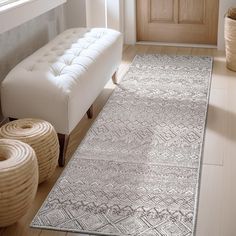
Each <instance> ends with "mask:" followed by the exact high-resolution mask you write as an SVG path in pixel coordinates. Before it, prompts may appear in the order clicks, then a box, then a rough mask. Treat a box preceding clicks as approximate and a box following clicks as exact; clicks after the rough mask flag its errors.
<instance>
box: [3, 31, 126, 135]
mask: <svg viewBox="0 0 236 236" xmlns="http://www.w3.org/2000/svg"><path fill="white" fill-rule="evenodd" d="M122 41H123V40H122V36H121V34H120V33H119V32H117V31H114V30H111V29H103V28H96V29H87V28H77V29H70V30H67V31H65V32H64V33H62V34H61V35H59V36H57V37H56V38H55V39H54V40H53V41H51V42H50V43H48V44H47V45H46V46H44V47H43V48H41V49H39V50H38V51H36V52H35V53H34V54H32V55H31V56H30V57H28V58H26V59H25V60H24V61H22V62H21V63H20V64H18V65H17V66H16V67H15V68H14V69H13V70H12V71H11V72H10V73H9V75H8V76H7V77H6V78H5V80H4V81H3V83H2V89H1V102H2V111H3V114H4V116H6V117H13V118H25V117H32V118H40V119H44V120H47V121H49V122H51V123H52V124H53V125H54V127H55V128H56V130H57V132H58V133H63V134H69V133H70V132H71V131H72V130H73V129H74V127H75V126H76V125H77V123H78V122H79V121H80V120H81V118H82V117H83V115H84V114H85V113H86V111H87V110H88V108H89V107H90V106H91V105H92V103H93V102H94V100H95V99H96V97H97V96H98V95H99V93H100V92H101V90H102V89H103V87H104V86H105V84H106V82H107V81H108V80H109V79H110V78H111V76H112V74H113V73H114V72H115V70H116V69H117V68H118V66H119V64H120V61H121V55H122Z"/></svg>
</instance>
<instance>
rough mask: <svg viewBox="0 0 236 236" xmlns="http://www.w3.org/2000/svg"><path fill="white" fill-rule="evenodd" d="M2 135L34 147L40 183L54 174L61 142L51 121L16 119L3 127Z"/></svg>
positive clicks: (0, 132) (0, 134) (0, 135)
mask: <svg viewBox="0 0 236 236" xmlns="http://www.w3.org/2000/svg"><path fill="white" fill-rule="evenodd" d="M0 137H2V138H5V139H16V140H20V141H22V142H25V143H27V144H29V145H30V146H31V147H32V148H33V149H34V151H35V153H36V156H37V159H38V169H39V184H40V183H42V182H44V181H45V180H47V179H49V178H50V177H51V176H52V175H53V173H54V171H55V169H56V166H57V162H58V158H59V142H58V137H57V133H56V131H55V130H54V128H53V126H52V125H51V124H50V123H48V122H46V121H43V120H38V119H20V120H15V121H12V122H10V123H7V124H5V125H4V126H2V127H1V129H0Z"/></svg>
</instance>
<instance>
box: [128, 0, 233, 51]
mask: <svg viewBox="0 0 236 236" xmlns="http://www.w3.org/2000/svg"><path fill="white" fill-rule="evenodd" d="M230 1H231V2H230ZM232 4H233V3H232V0H227V1H226V0H219V17H218V39H217V48H218V49H219V50H224V49H225V44H224V15H225V13H226V11H227V9H228V8H229V7H230V6H231V5H232ZM136 29H137V25H136V0H128V1H125V43H126V44H133V45H134V44H136V43H137V30H136Z"/></svg>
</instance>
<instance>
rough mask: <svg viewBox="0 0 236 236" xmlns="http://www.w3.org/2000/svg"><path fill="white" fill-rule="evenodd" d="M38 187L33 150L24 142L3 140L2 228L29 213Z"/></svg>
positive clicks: (0, 152)
mask: <svg viewBox="0 0 236 236" xmlns="http://www.w3.org/2000/svg"><path fill="white" fill-rule="evenodd" d="M37 187H38V165H37V158H36V155H35V152H34V150H33V149H32V148H31V147H30V146H29V145H28V144H26V143H23V142H21V141H17V140H9V139H0V227H5V226H8V225H11V224H13V223H15V222H16V221H18V220H19V219H20V218H21V217H22V216H23V215H24V214H25V213H26V212H27V210H28V209H29V207H30V205H31V204H32V202H33V200H34V197H35V194H36V191H37Z"/></svg>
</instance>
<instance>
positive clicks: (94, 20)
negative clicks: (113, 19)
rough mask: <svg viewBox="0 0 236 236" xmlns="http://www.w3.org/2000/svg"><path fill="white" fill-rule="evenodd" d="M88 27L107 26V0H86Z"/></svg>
mask: <svg viewBox="0 0 236 236" xmlns="http://www.w3.org/2000/svg"><path fill="white" fill-rule="evenodd" d="M86 19H87V27H106V11H105V0H86Z"/></svg>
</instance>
